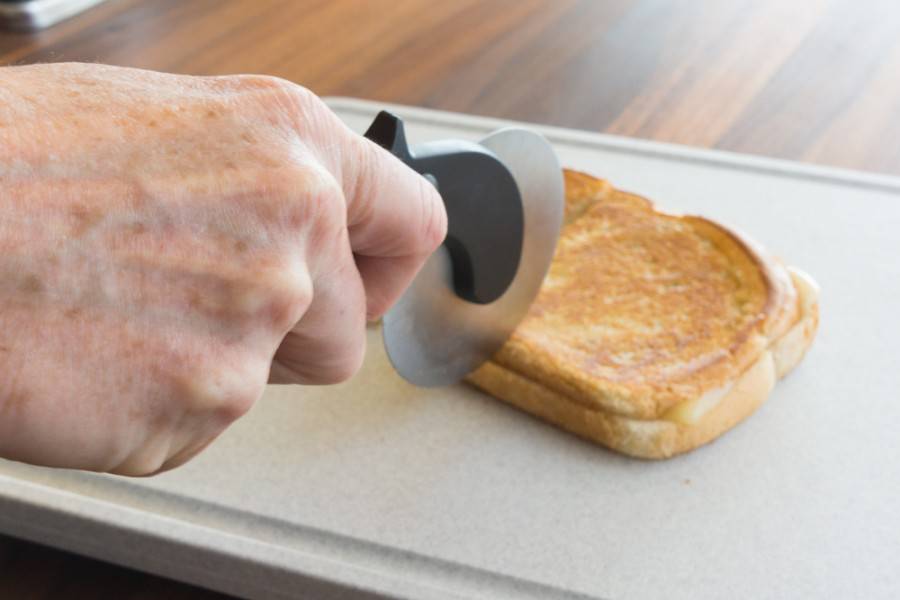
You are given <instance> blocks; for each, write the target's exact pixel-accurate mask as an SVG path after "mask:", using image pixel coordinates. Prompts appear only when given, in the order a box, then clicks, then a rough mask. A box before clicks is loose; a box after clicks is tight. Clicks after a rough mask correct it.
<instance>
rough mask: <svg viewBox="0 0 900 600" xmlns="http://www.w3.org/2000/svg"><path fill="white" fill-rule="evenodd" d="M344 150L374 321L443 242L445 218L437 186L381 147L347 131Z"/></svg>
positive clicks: (350, 218) (351, 219)
mask: <svg viewBox="0 0 900 600" xmlns="http://www.w3.org/2000/svg"><path fill="white" fill-rule="evenodd" d="M343 145H344V147H343V151H342V153H341V155H342V164H341V175H342V184H343V188H344V194H345V197H346V201H347V227H348V230H349V233H350V245H351V247H352V249H353V253H354V255H355V257H356V265H357V268H358V269H359V272H360V275H361V276H362V278H363V283H364V285H365V288H366V304H367V312H368V316H369V318H374V317H377V316H379V315H381V314H382V313H384V312H385V311H386V310H387V309H388V308H390V306H391V305H392V304H393V303H394V302H395V301H396V300H397V298H398V297H399V296H400V295H401V294H402V293H403V291H404V290H405V289H406V287H407V286H408V285H409V283H410V281H412V279H413V277H414V276H415V274H416V273H417V272H418V270H419V269H420V268H421V267H422V265H423V264H424V262H425V260H426V259H427V258H428V256H429V255H431V253H432V252H434V250H435V249H436V248H437V247H438V246H439V245H440V244H441V243H442V242H443V241H444V238H445V236H446V235H447V213H446V211H445V209H444V202H443V200H441V197H440V194H438V192H437V190H435V188H434V186H432V185H431V184H430V183H429V182H428V181H427V180H426V179H425V178H424V177H422V176H421V175H419V174H418V173H416V172H415V171H413V170H412V169H410V168H409V167H408V166H406V165H405V164H404V163H403V162H401V161H400V160H399V159H397V158H396V157H395V156H393V155H391V154H390V153H389V152H387V151H386V150H384V149H383V148H381V147H380V146H378V145H377V144H375V143H373V142H371V141H370V140H368V139H366V138H364V137H362V136H359V135H356V134H354V133H352V132H350V131H349V130H346V131H345V134H344V140H343Z"/></svg>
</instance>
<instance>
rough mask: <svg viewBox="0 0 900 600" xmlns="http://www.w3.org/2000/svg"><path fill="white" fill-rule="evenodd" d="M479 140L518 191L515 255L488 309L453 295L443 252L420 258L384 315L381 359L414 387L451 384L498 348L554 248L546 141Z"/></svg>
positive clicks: (511, 134)
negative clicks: (511, 272)
mask: <svg viewBox="0 0 900 600" xmlns="http://www.w3.org/2000/svg"><path fill="white" fill-rule="evenodd" d="M479 143H480V144H482V145H483V146H485V147H486V148H488V149H489V150H491V151H492V152H494V153H495V154H496V155H497V156H498V157H499V158H500V160H501V161H503V163H504V164H505V165H506V166H507V168H509V170H510V171H511V172H512V174H513V176H514V177H515V179H516V183H517V184H518V186H519V192H520V194H521V196H522V204H523V208H524V213H525V232H524V239H523V246H522V258H521V260H520V263H519V268H518V271H517V272H516V277H515V279H514V280H513V283H512V284H511V285H510V287H509V289H507V290H506V292H505V293H504V294H503V295H502V296H501V297H500V298H499V299H497V300H496V301H494V302H492V303H490V304H475V303H472V302H468V301H466V300H463V299H462V298H460V297H459V296H457V295H456V294H455V293H454V291H453V279H452V269H451V265H450V257H449V254H448V253H447V251H446V250H445V249H444V248H443V247H441V248H439V249H438V251H437V252H435V253H434V254H433V255H432V256H431V257H430V258H429V259H428V261H427V262H426V264H425V266H424V267H423V269H422V270H421V271H420V272H419V274H418V275H417V276H416V279H415V280H414V281H413V283H412V285H410V287H409V289H408V290H407V291H406V293H405V294H404V295H403V296H402V297H401V298H400V300H399V301H398V302H397V304H396V305H395V306H394V307H393V308H392V309H391V310H390V311H388V313H387V314H386V315H385V317H384V343H385V347H386V349H387V354H388V357H389V358H390V360H391V363H392V364H393V365H394V368H395V369H396V370H397V372H398V373H399V374H400V375H401V376H402V377H403V378H404V379H406V380H408V381H410V382H412V383H414V384H416V385H420V386H429V387H430V386H439V385H448V384H451V383H455V382H457V381H459V380H460V379H462V378H463V377H465V376H466V375H467V374H468V373H470V372H471V371H473V370H475V369H476V368H478V367H479V366H480V365H481V364H483V363H484V362H485V361H487V360H488V359H489V358H490V357H491V356H492V355H493V354H494V353H495V352H496V351H497V350H499V349H500V347H501V346H502V345H503V343H504V342H505V341H506V340H507V338H509V336H510V334H511V333H512V332H513V330H514V329H515V328H516V325H518V324H519V322H520V321H521V320H522V318H523V317H524V316H525V314H526V313H527V312H528V308H529V306H530V305H531V302H532V301H533V300H534V298H535V297H536V296H537V293H538V290H539V289H540V286H541V283H542V282H543V280H544V276H545V275H546V273H547V269H548V268H549V266H550V261H551V260H552V259H553V253H554V250H555V249H556V242H557V239H558V237H559V230H560V227H561V225H562V218H563V207H564V202H565V200H564V189H563V177H562V170H561V169H560V166H559V161H558V159H557V157H556V153H555V152H554V151H553V149H552V148H551V146H550V144H549V143H548V142H547V140H546V139H544V137H543V136H541V135H539V134H537V133H534V132H532V131H529V130H526V129H519V128H510V129H502V130H500V131H497V132H495V133H493V134H491V135H489V136H488V137H486V138H484V139H483V140H481V141H480V142H479ZM497 243H498V244H501V243H503V240H497Z"/></svg>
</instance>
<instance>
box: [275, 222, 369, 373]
mask: <svg viewBox="0 0 900 600" xmlns="http://www.w3.org/2000/svg"><path fill="white" fill-rule="evenodd" d="M365 329H366V296H365V289H364V288H363V284H362V279H361V277H360V275H359V271H357V269H356V264H355V263H354V261H353V254H352V252H351V250H350V243H349V240H348V239H347V238H346V235H345V236H344V237H343V238H342V239H341V240H339V243H338V244H337V248H336V250H335V251H334V253H333V258H332V260H331V261H330V264H329V268H323V269H321V270H320V272H319V273H318V274H317V276H316V277H315V279H314V281H313V299H312V303H311V304H310V306H309V309H307V311H306V314H304V316H303V318H302V319H301V320H300V322H299V323H298V324H297V325H296V326H295V327H294V329H293V330H291V331H290V332H289V333H288V334H287V335H286V336H285V338H284V340H283V341H282V342H281V345H280V346H279V348H278V350H277V352H276V353H275V359H274V361H273V365H272V370H271V371H270V375H269V380H270V381H271V382H272V383H303V384H324V383H337V382H340V381H344V380H345V379H348V378H349V377H351V376H352V375H353V374H354V373H355V372H356V371H357V370H359V367H360V365H361V364H362V359H363V355H364V354H365V347H366V331H365Z"/></svg>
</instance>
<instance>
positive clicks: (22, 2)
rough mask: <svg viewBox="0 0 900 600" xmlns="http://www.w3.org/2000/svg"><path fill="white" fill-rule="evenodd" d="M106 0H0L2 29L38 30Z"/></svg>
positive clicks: (0, 25) (0, 26) (0, 27)
mask: <svg viewBox="0 0 900 600" xmlns="http://www.w3.org/2000/svg"><path fill="white" fill-rule="evenodd" d="M103 1H104V0H0V29H7V30H9V29H11V30H17V31H37V30H39V29H45V28H47V27H50V26H51V25H55V24H56V23H59V22H60V21H63V20H65V19H68V18H69V17H74V16H75V15H77V14H79V13H82V12H84V11H86V10H87V9H89V8H91V7H92V6H95V5H97V4H100V3H101V2H103Z"/></svg>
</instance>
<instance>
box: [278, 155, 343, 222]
mask: <svg viewBox="0 0 900 600" xmlns="http://www.w3.org/2000/svg"><path fill="white" fill-rule="evenodd" d="M267 187H268V188H269V189H270V190H271V191H272V193H271V194H269V197H268V202H267V210H266V211H265V212H266V214H267V215H268V216H269V217H270V218H274V219H275V220H277V221H278V224H279V225H281V226H282V227H284V228H286V229H287V230H288V231H290V232H297V231H302V230H306V229H307V228H309V227H316V226H319V227H321V226H325V227H330V228H332V229H334V228H337V227H341V226H344V224H345V223H346V209H345V208H344V195H343V191H342V190H341V187H340V185H339V184H338V182H337V180H336V179H335V178H334V176H333V175H332V174H331V173H329V172H328V170H326V169H325V168H324V167H322V166H321V165H318V164H316V163H302V164H299V165H296V166H294V167H291V168H285V169H279V170H278V171H277V172H273V173H270V174H269V177H268V182H267Z"/></svg>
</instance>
